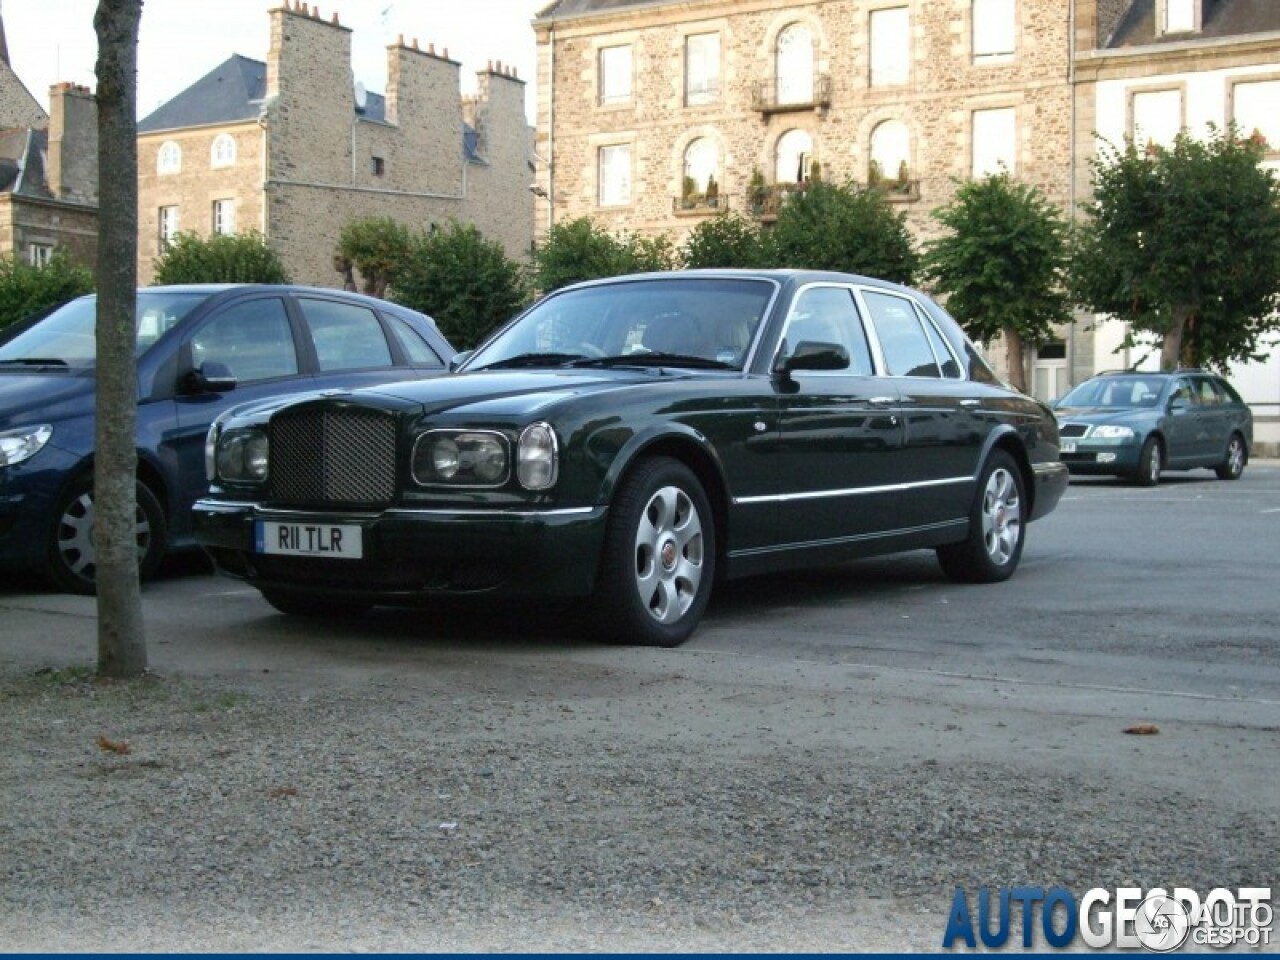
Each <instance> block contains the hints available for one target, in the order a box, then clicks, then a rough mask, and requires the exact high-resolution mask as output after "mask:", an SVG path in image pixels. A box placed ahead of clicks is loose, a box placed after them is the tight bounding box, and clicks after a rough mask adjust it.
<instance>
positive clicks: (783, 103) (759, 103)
mask: <svg viewBox="0 0 1280 960" xmlns="http://www.w3.org/2000/svg"><path fill="white" fill-rule="evenodd" d="M830 106H831V77H829V76H828V75H827V74H825V73H819V74H816V75H815V76H814V78H813V90H812V91H811V93H810V96H809V98H808V99H804V100H795V99H792V97H791V96H790V95H788V96H787V97H786V99H783V98H782V97H780V96H779V94H778V81H777V80H776V79H774V80H757V81H756V83H755V85H754V86H753V87H752V88H751V109H752V110H755V111H756V112H757V113H763V114H765V115H768V114H771V113H788V112H791V111H795V110H826V109H827V108H829V107H830Z"/></svg>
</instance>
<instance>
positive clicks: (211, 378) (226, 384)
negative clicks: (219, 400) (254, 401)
mask: <svg viewBox="0 0 1280 960" xmlns="http://www.w3.org/2000/svg"><path fill="white" fill-rule="evenodd" d="M182 381H183V384H182V385H183V387H184V388H185V389H186V392H187V393H226V392H227V391H228V390H234V389H235V388H236V384H237V383H239V381H238V380H237V379H236V377H235V374H233V373H232V372H231V368H230V367H228V366H227V365H226V364H225V363H218V362H217V361H216V360H206V361H205V362H204V363H202V364H200V366H198V367H196V368H195V369H194V370H190V371H188V372H187V375H186V376H185V377H183V378H182Z"/></svg>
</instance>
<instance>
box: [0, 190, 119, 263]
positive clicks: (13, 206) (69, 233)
mask: <svg viewBox="0 0 1280 960" xmlns="http://www.w3.org/2000/svg"><path fill="white" fill-rule="evenodd" d="M33 243H34V244H42V245H46V246H53V247H63V248H65V249H66V251H67V252H68V253H69V254H70V255H71V257H72V258H73V259H75V260H77V261H79V262H80V263H83V264H84V265H85V266H87V267H89V268H90V269H93V267H94V263H95V260H96V257H97V251H98V209H97V207H91V206H83V205H79V204H68V203H58V202H57V201H53V200H38V199H32V198H30V197H15V196H14V195H13V194H10V193H0V253H10V252H13V253H16V254H17V255H18V256H19V257H20V258H22V259H24V260H25V259H26V257H27V250H28V248H29V247H30V245H31V244H33Z"/></svg>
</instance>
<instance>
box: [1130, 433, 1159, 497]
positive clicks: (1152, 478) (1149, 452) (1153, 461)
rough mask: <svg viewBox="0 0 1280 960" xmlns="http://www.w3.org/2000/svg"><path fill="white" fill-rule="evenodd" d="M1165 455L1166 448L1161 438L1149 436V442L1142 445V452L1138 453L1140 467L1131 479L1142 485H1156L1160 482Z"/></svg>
mask: <svg viewBox="0 0 1280 960" xmlns="http://www.w3.org/2000/svg"><path fill="white" fill-rule="evenodd" d="M1163 456H1164V449H1163V448H1162V446H1161V444H1160V440H1159V438H1158V437H1147V442H1146V443H1144V444H1143V445H1142V452H1141V453H1140V454H1138V469H1137V470H1135V471H1134V472H1133V476H1132V477H1131V478H1130V479H1132V480H1133V482H1134V483H1136V484H1137V485H1138V486H1140V487H1154V486H1155V485H1156V484H1157V483H1159V482H1160V467H1161V464H1162V461H1163Z"/></svg>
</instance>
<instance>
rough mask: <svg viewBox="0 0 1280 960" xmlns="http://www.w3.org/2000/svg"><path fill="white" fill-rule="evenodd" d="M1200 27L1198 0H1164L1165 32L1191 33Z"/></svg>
mask: <svg viewBox="0 0 1280 960" xmlns="http://www.w3.org/2000/svg"><path fill="white" fill-rule="evenodd" d="M1197 28H1198V24H1197V23H1196V0H1164V32H1165V33H1190V32H1192V31H1194V30H1196V29H1197Z"/></svg>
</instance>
